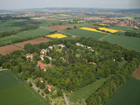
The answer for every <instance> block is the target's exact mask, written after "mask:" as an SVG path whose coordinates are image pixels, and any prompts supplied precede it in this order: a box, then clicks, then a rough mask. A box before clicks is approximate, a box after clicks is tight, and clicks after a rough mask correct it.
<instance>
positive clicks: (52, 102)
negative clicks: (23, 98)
mask: <svg viewBox="0 0 140 105" xmlns="http://www.w3.org/2000/svg"><path fill="white" fill-rule="evenodd" d="M29 81H30V80H29V79H27V82H29ZM30 82H31V83H32V87H33V88H34V89H35V90H36V91H37V92H38V90H40V89H39V88H38V87H36V86H35V85H34V84H33V82H32V81H30ZM38 93H39V94H41V93H42V91H41V90H40V92H38ZM41 96H42V94H41ZM43 97H44V98H46V94H44V96H43ZM49 99H50V102H51V104H52V105H54V104H55V102H54V101H53V100H52V99H51V98H50V97H49Z"/></svg>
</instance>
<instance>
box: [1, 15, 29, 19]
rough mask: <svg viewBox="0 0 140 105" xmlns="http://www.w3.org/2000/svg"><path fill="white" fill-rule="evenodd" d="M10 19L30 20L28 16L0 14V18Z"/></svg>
mask: <svg viewBox="0 0 140 105" xmlns="http://www.w3.org/2000/svg"><path fill="white" fill-rule="evenodd" d="M10 19H27V20H30V18H29V17H12V16H10V15H6V16H3V17H2V16H0V20H10Z"/></svg>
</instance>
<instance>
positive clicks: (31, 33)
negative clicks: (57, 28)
mask: <svg viewBox="0 0 140 105" xmlns="http://www.w3.org/2000/svg"><path fill="white" fill-rule="evenodd" d="M49 32H51V31H50V30H46V29H42V28H38V29H35V30H30V31H27V32H23V33H18V34H16V35H14V36H18V37H22V38H29V37H36V36H41V35H47V34H48V33H49Z"/></svg>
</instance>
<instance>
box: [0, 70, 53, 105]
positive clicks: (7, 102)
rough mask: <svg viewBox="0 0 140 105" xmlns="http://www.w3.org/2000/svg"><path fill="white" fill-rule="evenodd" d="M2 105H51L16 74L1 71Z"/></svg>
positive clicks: (0, 93)
mask: <svg viewBox="0 0 140 105" xmlns="http://www.w3.org/2000/svg"><path fill="white" fill-rule="evenodd" d="M0 104H1V105H50V104H49V103H48V102H47V101H46V100H45V99H44V98H43V97H42V96H41V95H40V94H39V93H37V92H36V91H35V90H34V89H33V88H31V87H29V86H28V85H27V84H26V83H25V82H24V81H23V80H21V79H20V77H18V76H17V75H16V74H14V73H12V72H10V71H6V70H5V71H0Z"/></svg>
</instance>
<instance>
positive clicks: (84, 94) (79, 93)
mask: <svg viewBox="0 0 140 105" xmlns="http://www.w3.org/2000/svg"><path fill="white" fill-rule="evenodd" d="M106 80H107V78H102V79H99V80H96V81H95V82H94V83H92V84H91V85H88V86H86V87H83V88H81V89H79V90H76V91H73V92H72V94H71V96H70V101H71V102H76V101H77V99H82V98H84V99H87V98H88V97H89V96H90V95H91V94H93V93H94V92H95V91H96V90H97V89H98V88H99V87H100V86H101V85H102V84H103V83H104V82H105V81H106Z"/></svg>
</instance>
